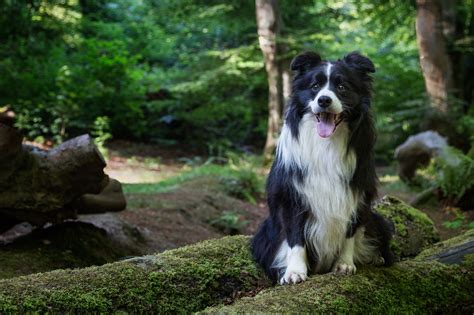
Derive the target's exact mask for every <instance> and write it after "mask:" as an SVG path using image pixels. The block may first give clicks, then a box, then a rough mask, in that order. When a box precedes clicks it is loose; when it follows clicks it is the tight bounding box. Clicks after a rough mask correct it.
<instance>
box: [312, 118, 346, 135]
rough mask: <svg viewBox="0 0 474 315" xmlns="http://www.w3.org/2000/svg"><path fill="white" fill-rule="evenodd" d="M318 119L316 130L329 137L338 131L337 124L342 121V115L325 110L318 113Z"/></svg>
mask: <svg viewBox="0 0 474 315" xmlns="http://www.w3.org/2000/svg"><path fill="white" fill-rule="evenodd" d="M316 120H317V121H316V130H317V131H318V134H319V136H320V137H322V138H328V137H330V136H331V135H332V134H333V133H334V132H335V131H336V128H337V126H338V125H339V124H340V123H341V122H342V115H341V114H334V113H327V112H323V113H318V114H316Z"/></svg>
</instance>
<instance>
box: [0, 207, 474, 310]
mask: <svg viewBox="0 0 474 315" xmlns="http://www.w3.org/2000/svg"><path fill="white" fill-rule="evenodd" d="M385 200H386V201H385V202H384V203H382V206H383V207H385V208H384V210H385V212H386V213H391V212H390V211H391V210H390V209H392V208H394V209H396V210H394V213H393V216H394V217H395V216H399V217H400V216H401V217H402V218H406V220H408V221H407V223H408V224H409V225H417V224H420V222H421V221H425V219H420V218H419V217H418V215H419V213H417V212H418V210H416V209H413V208H409V207H403V205H404V204H402V203H401V202H400V203H398V202H395V205H394V202H393V200H395V199H391V198H386V199H385ZM390 200H392V202H391V203H390ZM379 207H380V206H379ZM403 209H409V210H406V212H407V214H403ZM401 213H402V214H401ZM400 214H401V215H400ZM410 218H412V220H413V222H414V221H417V222H414V223H413V222H412V221H409V220H410ZM413 218H416V219H413ZM403 220H405V219H400V220H399V222H398V224H395V227H396V229H397V238H395V240H394V246H395V247H396V248H399V249H400V250H401V251H400V252H402V253H403V252H405V251H404V246H406V244H407V243H408V242H406V240H407V239H409V238H411V235H409V234H407V233H406V231H407V230H408V229H407V227H403V223H402V221H403ZM426 220H427V221H426V222H424V223H429V224H430V225H431V222H430V221H429V219H427V218H426ZM424 223H421V224H424ZM419 227H420V228H421V226H419ZM398 229H402V230H403V231H405V232H404V233H402V234H401V235H399V234H400V233H399V230H398ZM421 229H425V230H427V227H424V228H421ZM433 233H435V230H433ZM432 236H433V235H430V234H425V237H427V240H426V242H421V243H422V244H428V243H430V242H432V241H433V237H432ZM473 238H474V236H473V235H472V233H471V234H470V235H466V236H464V237H461V238H459V239H458V240H455V242H454V243H452V244H449V246H446V247H443V246H439V245H438V246H436V247H433V249H432V251H431V252H430V256H433V255H436V254H437V253H441V252H442V251H444V250H446V249H449V248H453V247H455V246H457V245H459V244H464V243H466V242H468V241H474V240H473ZM249 239H250V238H249V237H247V236H233V237H224V238H222V239H217V240H210V241H204V242H201V243H198V244H195V245H191V246H187V247H182V248H179V249H175V250H170V251H166V252H164V253H161V254H157V255H148V256H143V257H136V258H132V259H127V260H124V261H120V262H116V263H113V264H107V265H103V266H99V267H89V268H84V269H76V270H58V271H53V272H48V273H42V274H34V275H29V276H25V277H18V278H12V279H7V280H1V281H0V313H7V312H53V313H60V312H73V313H74V312H79V313H89V312H95V313H97V312H107V313H109V312H119V311H120V312H132V313H145V312H146V313H154V312H155V313H175V312H178V313H189V312H196V311H202V310H204V309H206V307H209V306H215V307H216V308H211V309H208V310H207V311H208V312H211V313H212V312H221V311H222V312H227V311H229V312H233V309H231V307H234V306H235V307H236V311H237V312H238V311H239V307H241V308H242V310H245V312H253V311H254V310H253V309H251V307H250V306H249V307H248V308H247V306H246V305H249V304H248V303H250V302H249V301H252V300H253V299H255V300H257V301H260V299H261V298H260V296H266V298H265V299H264V300H266V301H267V300H269V301H270V300H271V301H272V302H270V303H269V305H270V306H268V305H264V306H262V307H260V308H259V307H256V308H255V311H262V312H267V311H272V310H273V311H278V310H281V311H285V310H286V311H298V310H300V309H304V310H311V311H318V308H316V307H318V305H319V307H321V305H325V303H326V298H329V297H335V299H334V301H333V302H334V303H333V304H334V305H336V304H337V302H338V301H339V302H340V305H341V308H339V309H338V310H345V309H346V307H347V304H346V301H351V300H350V299H351V296H352V294H355V295H354V296H359V295H360V296H361V297H363V298H364V299H363V300H361V305H362V302H364V303H366V302H367V301H371V303H382V302H383V301H382V300H377V299H381V298H382V293H380V294H378V293H374V292H373V291H374V290H375V289H376V288H378V287H379V286H382V287H383V286H386V287H387V288H391V290H396V289H397V290H398V289H400V290H404V289H405V288H406V287H408V288H409V290H411V291H409V292H412V291H413V290H414V289H410V286H413V288H416V289H419V290H424V291H422V293H421V297H423V298H425V300H424V301H420V300H421V299H420V300H419V299H417V296H416V294H415V295H414V296H408V294H405V293H403V291H400V292H398V291H393V292H392V291H391V290H390V289H384V290H382V291H381V292H383V294H385V295H383V298H384V299H388V300H387V301H389V303H391V304H388V305H393V304H395V303H396V302H395V301H396V300H395V299H396V298H403V299H404V302H401V303H405V304H406V305H407V309H408V306H412V307H419V306H425V304H430V305H429V307H431V308H428V309H435V308H437V307H439V309H446V308H447V307H450V306H452V305H462V306H463V307H464V306H465V305H466V304H463V303H466V300H467V297H468V296H467V295H468V294H470V293H469V292H470V291H472V290H471V288H470V287H469V285H472V281H473V278H472V273H471V272H473V271H474V266H473V265H474V264H464V262H463V264H462V265H453V266H445V265H443V264H440V263H439V262H436V261H432V260H430V259H428V258H424V259H420V260H417V259H411V260H408V261H403V262H401V263H397V264H396V265H395V266H394V267H391V268H377V267H362V268H360V272H359V273H358V274H357V275H355V276H352V277H342V276H335V275H332V274H326V275H313V276H311V277H310V280H309V281H308V282H306V283H303V284H301V285H295V286H291V287H284V288H281V287H270V281H268V279H267V278H266V277H265V275H264V274H263V272H262V270H261V269H260V268H259V267H258V266H256V265H255V263H254V262H253V260H252V258H251V254H250V251H249ZM402 240H403V242H401V241H402ZM419 250H421V249H420V248H419V249H418V251H419ZM399 278H400V279H399ZM400 281H401V283H402V284H403V286H400V287H396V283H398V282H400ZM315 284H316V286H315ZM422 284H426V285H429V286H427V287H426V288H425V289H423V285H422ZM319 287H322V288H323V291H318V288H319ZM359 287H360V290H359V289H358V288H359ZM438 287H441V289H440V290H441V291H440V295H438V291H437V290H438ZM263 288H267V289H265V290H264V291H262V292H261V293H259V294H258V295H257V296H255V297H253V298H252V297H248V298H242V297H244V296H254V295H255V294H256V293H257V292H258V291H261V290H262V289H263ZM324 288H327V289H324ZM466 288H469V290H468V289H466ZM364 289H367V290H369V289H370V291H367V292H366V293H364V292H365V291H364ZM285 290H290V291H291V292H292V294H295V296H296V295H298V294H300V295H304V294H305V293H304V292H311V297H309V296H310V294H308V295H304V296H305V298H308V300H309V301H308V302H306V303H307V304H306V305H307V306H304V307H302V308H295V309H293V310H292V309H290V308H285V306H284V305H285V303H286V300H280V299H279V298H275V299H273V298H272V296H273V295H274V294H275V296H278V297H279V294H280V293H279V292H290V291H285ZM447 290H454V291H453V292H460V293H459V296H458V297H455V298H451V297H450V298H449V300H447V298H446V295H447V293H446V292H447ZM456 290H458V291H456ZM321 292H323V293H324V292H325V294H326V295H322V296H319V295H318V294H320V293H321ZM417 294H418V293H417ZM438 296H440V297H442V298H443V299H442V300H439V301H437V300H436V298H437V297H438ZM371 297H374V299H375V300H370V299H371ZM288 299H289V301H290V302H289V303H290V304H288V305H292V306H295V304H294V303H296V299H295V300H292V299H291V297H288ZM347 299H349V300H347ZM413 299H415V302H412V300H413ZM314 301H318V303H315V302H314ZM231 302H234V304H233V305H231V306H227V307H226V306H223V305H222V306H216V305H219V304H222V303H231ZM292 303H293V304H292ZM328 303H329V302H328ZM331 303H332V302H331ZM457 303H458V304H457ZM331 305H332V304H331ZM360 307H362V306H360ZM365 307H366V308H365V310H371V307H373V309H374V310H376V309H381V308H382V306H380V305H379V306H378V308H377V307H375V306H373V305H371V304H367V303H366V304H365ZM328 309H329V310H330V309H331V308H328ZM332 309H336V308H332ZM321 310H324V308H321ZM423 310H424V309H423Z"/></svg>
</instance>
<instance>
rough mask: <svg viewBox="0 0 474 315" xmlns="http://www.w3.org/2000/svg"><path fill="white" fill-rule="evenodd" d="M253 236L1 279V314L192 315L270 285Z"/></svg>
mask: <svg viewBox="0 0 474 315" xmlns="http://www.w3.org/2000/svg"><path fill="white" fill-rule="evenodd" d="M248 242H249V238H248V237H244V236H237V237H227V238H223V239H220V240H215V241H207V242H202V243H199V244H195V245H193V246H188V247H183V248H179V249H176V250H172V251H167V252H164V253H162V254H159V255H156V256H155V255H150V256H144V257H137V258H133V259H130V260H126V261H122V262H118V263H114V264H107V265H104V266H100V267H89V268H85V269H78V270H58V271H53V272H49V273H44V274H35V275H30V276H28V277H19V278H14V279H7V280H1V281H0V313H7V312H16V311H19V312H26V311H38V312H46V311H48V310H54V311H55V312H64V311H68V312H111V311H127V312H134V313H140V312H158V311H159V312H192V311H197V310H200V309H203V308H205V307H206V306H209V305H213V304H216V303H222V302H223V301H226V300H228V299H231V298H232V297H233V296H234V295H235V294H236V293H237V292H244V291H251V290H254V289H255V288H256V287H259V286H261V285H268V284H269V283H268V282H266V280H265V277H264V276H263V274H262V272H261V271H260V270H259V269H258V268H257V266H256V265H255V264H254V263H253V261H252V258H251V255H250V252H249V249H248Z"/></svg>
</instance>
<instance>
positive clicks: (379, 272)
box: [204, 261, 474, 314]
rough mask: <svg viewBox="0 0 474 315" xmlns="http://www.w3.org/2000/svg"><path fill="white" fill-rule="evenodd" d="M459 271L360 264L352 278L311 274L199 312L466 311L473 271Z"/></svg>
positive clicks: (426, 265)
mask: <svg viewBox="0 0 474 315" xmlns="http://www.w3.org/2000/svg"><path fill="white" fill-rule="evenodd" d="M465 273H466V271H465V270H464V269H463V267H462V266H446V265H442V264H439V263H437V262H430V263H426V262H424V263H421V262H414V261H407V262H403V263H400V264H398V265H396V266H394V267H391V268H376V267H371V268H363V269H361V270H360V272H359V273H358V274H356V275H353V276H337V275H333V274H326V275H315V276H312V277H311V278H310V279H309V280H308V281H306V282H304V283H302V284H298V285H293V286H284V287H276V288H270V289H266V290H264V291H262V292H260V293H259V294H258V295H257V296H255V297H253V298H243V299H241V300H239V301H237V302H236V303H234V304H233V305H229V306H219V307H212V308H209V309H207V310H206V311H205V312H204V313H219V314H222V313H249V312H250V313H259V312H263V313H274V312H275V313H287V312H290V313H314V312H317V313H324V314H326V313H351V314H353V313H355V314H367V313H372V314H385V313H404V314H416V313H420V312H426V313H436V312H443V311H447V310H449V311H451V312H453V311H454V312H459V311H464V312H466V311H472V310H473V308H472V304H471V305H470V302H471V301H472V299H473V298H474V293H472V286H473V285H474V270H473V269H470V272H469V273H468V274H467V275H465Z"/></svg>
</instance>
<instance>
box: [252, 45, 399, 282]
mask: <svg viewBox="0 0 474 315" xmlns="http://www.w3.org/2000/svg"><path fill="white" fill-rule="evenodd" d="M290 68H291V71H292V72H293V74H294V78H293V92H292V95H291V97H290V100H289V104H288V109H287V112H286V116H285V123H284V125H283V128H282V131H281V134H280V138H279V140H278V145H277V149H276V157H275V160H274V162H273V165H272V168H271V170H270V174H269V176H268V180H267V187H266V190H267V199H268V200H267V201H268V207H269V212H270V213H269V216H268V217H267V218H266V220H265V221H264V222H263V223H262V224H261V226H260V227H259V230H258V231H257V233H256V234H255V236H254V237H253V239H252V244H251V247H252V254H253V257H254V259H255V260H256V261H257V262H258V263H259V264H260V265H261V266H262V267H263V268H264V269H265V272H266V273H267V275H268V276H269V277H270V279H272V281H273V282H274V283H277V282H280V284H293V283H298V282H301V281H304V280H306V279H307V277H308V274H310V273H326V272H329V271H333V272H337V273H342V274H353V273H355V272H356V264H375V265H385V266H390V265H391V264H392V263H393V261H394V255H393V253H392V251H391V250H390V247H389V243H390V240H391V238H392V235H393V232H394V227H393V224H392V223H391V222H389V221H387V220H386V219H384V218H383V217H382V216H380V215H379V214H377V213H376V212H374V211H373V210H372V207H371V205H372V203H373V201H374V199H375V198H376V196H377V182H378V180H377V176H376V173H375V165H374V144H375V139H376V134H375V129H374V123H373V118H372V113H371V104H370V103H371V94H372V77H371V73H373V72H375V67H374V64H373V63H372V61H371V60H370V59H369V58H367V57H365V56H363V55H361V54H359V53H358V52H352V53H349V54H348V55H346V56H344V57H343V58H342V59H339V60H336V61H323V60H322V59H321V57H320V56H319V55H318V54H316V53H313V52H306V53H302V54H300V55H298V56H297V57H295V58H294V59H293V61H292V62H291V65H290Z"/></svg>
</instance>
